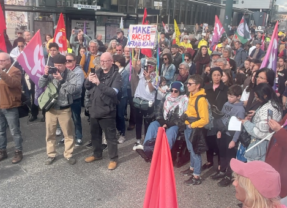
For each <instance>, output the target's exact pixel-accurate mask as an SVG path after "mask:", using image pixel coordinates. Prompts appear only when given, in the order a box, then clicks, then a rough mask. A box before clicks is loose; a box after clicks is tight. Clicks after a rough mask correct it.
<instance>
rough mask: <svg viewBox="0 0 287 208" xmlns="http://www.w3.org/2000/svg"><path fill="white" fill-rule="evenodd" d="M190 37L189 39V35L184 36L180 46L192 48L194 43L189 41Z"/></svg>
mask: <svg viewBox="0 0 287 208" xmlns="http://www.w3.org/2000/svg"><path fill="white" fill-rule="evenodd" d="M188 39H189V37H188V35H185V36H183V42H181V43H180V44H179V46H182V47H184V48H185V49H187V48H191V49H192V45H191V44H190V43H189V42H188Z"/></svg>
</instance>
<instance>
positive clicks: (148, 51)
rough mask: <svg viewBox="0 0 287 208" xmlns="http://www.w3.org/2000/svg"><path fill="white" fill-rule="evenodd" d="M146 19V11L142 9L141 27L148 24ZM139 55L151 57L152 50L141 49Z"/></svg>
mask: <svg viewBox="0 0 287 208" xmlns="http://www.w3.org/2000/svg"><path fill="white" fill-rule="evenodd" d="M146 18H147V11H146V8H144V16H143V21H142V24H143V25H147V24H148V22H147V21H146ZM141 53H142V54H143V55H145V56H147V57H152V50H151V49H147V48H143V49H141Z"/></svg>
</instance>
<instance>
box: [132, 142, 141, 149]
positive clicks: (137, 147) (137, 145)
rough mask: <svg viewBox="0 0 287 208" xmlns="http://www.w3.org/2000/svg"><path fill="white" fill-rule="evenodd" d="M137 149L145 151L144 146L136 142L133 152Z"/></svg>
mask: <svg viewBox="0 0 287 208" xmlns="http://www.w3.org/2000/svg"><path fill="white" fill-rule="evenodd" d="M137 149H142V150H143V145H142V144H141V143H139V142H136V143H135V145H134V146H133V151H136V150H137Z"/></svg>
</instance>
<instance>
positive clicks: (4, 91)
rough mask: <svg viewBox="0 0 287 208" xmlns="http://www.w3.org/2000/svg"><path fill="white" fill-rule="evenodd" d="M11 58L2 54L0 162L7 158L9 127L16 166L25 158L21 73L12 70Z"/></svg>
mask: <svg viewBox="0 0 287 208" xmlns="http://www.w3.org/2000/svg"><path fill="white" fill-rule="evenodd" d="M10 67H11V58H10V55H9V54H7V53H3V52H2V53H0V96H1V99H0V161H1V160H4V159H6V158H7V157H8V156H7V151H6V147H7V136H6V128H7V127H8V126H9V128H10V131H11V135H12V137H13V139H14V143H15V155H14V158H13V159H12V163H13V164H16V163H18V162H20V161H21V160H22V158H23V153H22V142H23V139H22V136H21V131H20V121H19V112H18V107H19V106H21V94H22V92H21V77H22V74H21V71H20V70H19V69H17V68H16V67H14V66H12V67H11V68H10Z"/></svg>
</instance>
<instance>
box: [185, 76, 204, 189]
mask: <svg viewBox="0 0 287 208" xmlns="http://www.w3.org/2000/svg"><path fill="white" fill-rule="evenodd" d="M187 88H188V92H189V100H188V106H187V110H186V112H185V114H186V116H187V117H188V118H192V119H193V120H194V121H193V122H191V121H187V120H186V121H185V124H186V129H185V130H184V137H185V141H186V146H187V149H188V151H189V152H190V166H189V167H188V169H187V170H185V171H182V172H181V173H182V175H184V176H191V177H190V178H189V179H188V180H186V181H185V182H184V183H185V185H188V186H189V185H199V184H201V177H200V174H201V153H202V152H201V151H202V150H201V149H200V148H201V147H203V146H204V145H203V143H202V141H201V139H197V140H196V141H193V142H191V141H190V140H189V139H190V137H191V133H192V131H194V129H196V128H197V129H198V128H203V127H204V126H205V125H207V124H208V122H209V114H208V102H207V100H206V98H205V96H206V94H205V89H204V88H203V79H202V77H201V76H200V75H198V74H194V75H191V77H190V78H189V79H188V83H187ZM198 96H202V97H200V98H199V99H197V98H198ZM196 100H197V103H196ZM196 104H197V109H196ZM203 131H204V130H203ZM199 144H200V146H199Z"/></svg>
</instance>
